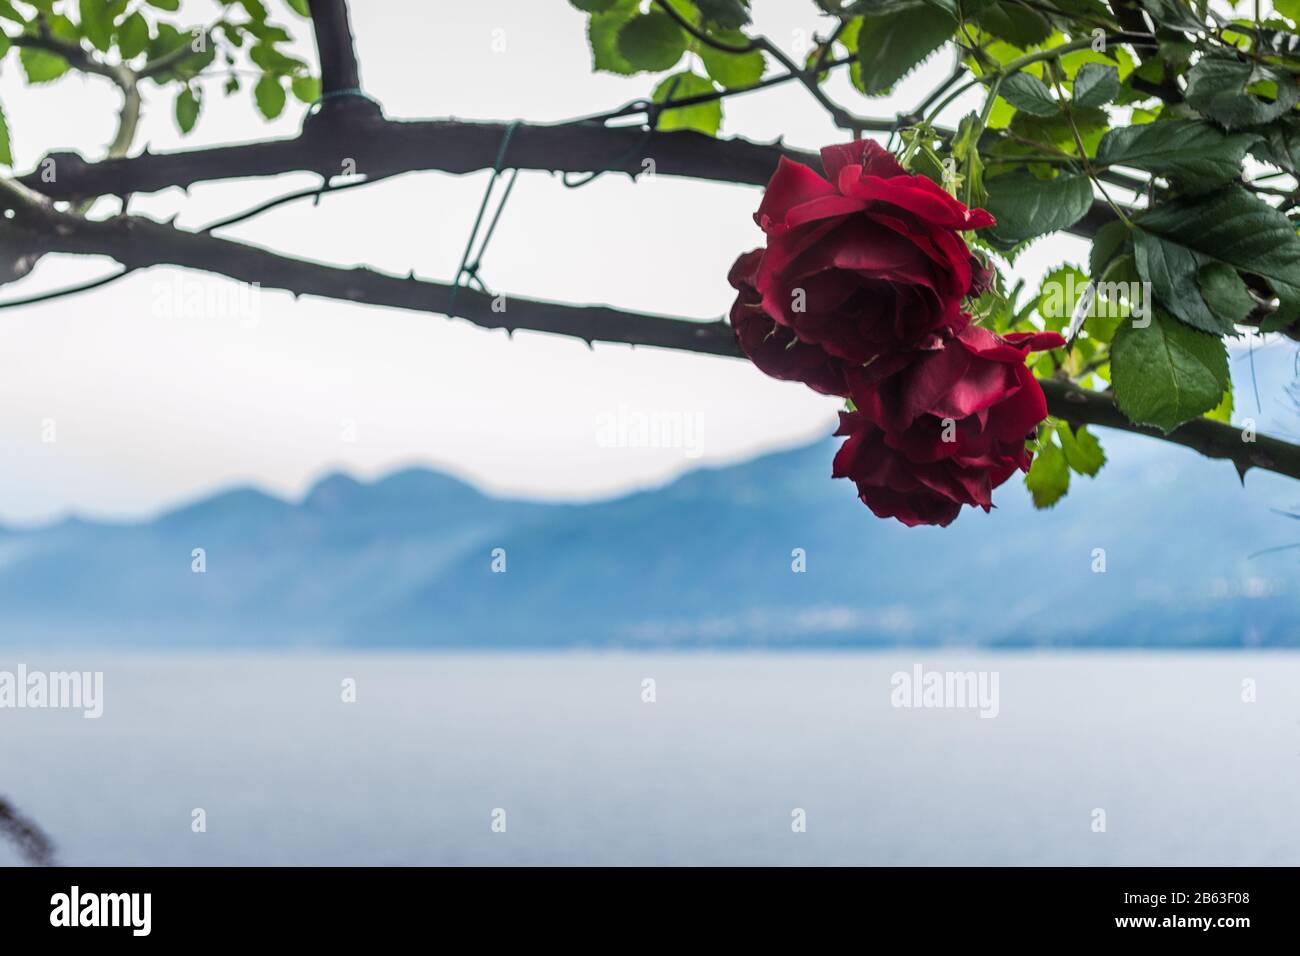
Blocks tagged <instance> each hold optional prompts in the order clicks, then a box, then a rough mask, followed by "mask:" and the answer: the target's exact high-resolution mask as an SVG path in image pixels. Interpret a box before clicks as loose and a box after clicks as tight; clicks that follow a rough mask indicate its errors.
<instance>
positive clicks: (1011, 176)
mask: <svg viewBox="0 0 1300 956" xmlns="http://www.w3.org/2000/svg"><path fill="white" fill-rule="evenodd" d="M985 185H986V186H987V187H988V192H989V198H988V203H987V204H986V205H985V207H984V208H986V209H987V210H988V211H989V212H990V213H992V215H993V218H994V219H996V220H997V225H995V226H993V227H992V228H991V229H989V230H988V232H987V235H988V236H989V237H990V238H992V239H994V240H995V241H997V242H999V243H1001V244H1003V245H1016V244H1018V243H1020V242H1023V241H1025V240H1026V239H1032V238H1034V237H1035V236H1041V235H1045V234H1047V233H1049V232H1058V231H1060V230H1062V229H1068V228H1069V227H1070V226H1072V225H1074V224H1075V223H1076V222H1078V221H1079V220H1080V219H1082V218H1083V217H1084V215H1085V214H1086V213H1087V212H1088V210H1089V209H1091V208H1092V183H1091V182H1089V180H1088V177H1087V176H1084V175H1083V174H1062V175H1060V176H1057V177H1056V178H1055V179H1038V178H1036V177H1034V176H1032V175H1030V174H1029V173H1026V172H1022V171H1017V172H1012V173H1006V174H1005V175H1002V176H997V177H995V178H992V179H988V180H986V181H985Z"/></svg>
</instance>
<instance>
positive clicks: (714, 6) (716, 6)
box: [695, 0, 749, 30]
mask: <svg viewBox="0 0 1300 956" xmlns="http://www.w3.org/2000/svg"><path fill="white" fill-rule="evenodd" d="M695 5H696V6H697V7H699V8H700V15H701V16H702V17H703V18H704V22H705V23H710V24H713V25H715V26H719V27H722V28H723V29H725V30H739V29H740V28H741V27H743V26H745V25H746V24H747V23H749V0H695Z"/></svg>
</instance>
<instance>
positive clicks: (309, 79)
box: [289, 76, 320, 106]
mask: <svg viewBox="0 0 1300 956" xmlns="http://www.w3.org/2000/svg"><path fill="white" fill-rule="evenodd" d="M289 88H290V89H292V90H293V95H294V96H295V97H297V99H298V100H299V101H300V102H302V103H306V104H307V105H308V106H310V105H311V104H312V103H315V102H316V101H317V100H319V99H320V79H319V78H318V77H315V76H295V77H294V78H293V79H292V80H291V81H290V82H289Z"/></svg>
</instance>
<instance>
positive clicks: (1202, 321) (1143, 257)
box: [1133, 229, 1232, 335]
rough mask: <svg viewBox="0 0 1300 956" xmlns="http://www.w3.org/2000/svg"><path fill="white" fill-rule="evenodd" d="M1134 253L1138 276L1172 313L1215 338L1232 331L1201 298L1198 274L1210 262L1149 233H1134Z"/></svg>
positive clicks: (1179, 245) (1230, 325)
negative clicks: (1149, 285) (1148, 284)
mask: <svg viewBox="0 0 1300 956" xmlns="http://www.w3.org/2000/svg"><path fill="white" fill-rule="evenodd" d="M1133 252H1134V256H1135V258H1136V260H1137V269H1138V275H1139V276H1141V278H1142V280H1143V281H1144V282H1149V283H1151V289H1152V291H1153V292H1154V293H1155V296H1156V298H1157V299H1159V300H1160V302H1162V303H1163V304H1164V305H1165V306H1166V307H1167V308H1168V309H1169V311H1170V312H1172V313H1174V315H1175V316H1177V317H1178V318H1179V319H1181V320H1182V321H1184V322H1186V323H1187V324H1188V325H1190V326H1192V327H1193V328H1196V329H1200V330H1201V331H1203V332H1210V333H1213V334H1215V335H1226V334H1227V333H1230V332H1231V331H1232V323H1231V322H1228V321H1225V320H1224V319H1223V318H1221V317H1220V316H1219V315H1218V314H1217V313H1216V312H1214V311H1213V310H1212V309H1211V308H1210V307H1209V306H1208V305H1206V303H1205V300H1204V299H1203V298H1202V297H1201V291H1200V287H1199V286H1198V285H1197V284H1196V277H1197V274H1198V273H1199V272H1200V270H1201V267H1202V265H1204V264H1205V263H1206V258H1205V257H1204V256H1202V255H1201V254H1199V253H1197V252H1196V251H1195V250H1192V249H1189V248H1187V247H1186V246H1184V245H1181V244H1179V243H1177V242H1170V241H1168V240H1166V239H1164V238H1162V237H1160V236H1157V235H1155V234H1154V233H1150V232H1147V231H1146V230H1145V229H1137V230H1135V231H1134V233H1133Z"/></svg>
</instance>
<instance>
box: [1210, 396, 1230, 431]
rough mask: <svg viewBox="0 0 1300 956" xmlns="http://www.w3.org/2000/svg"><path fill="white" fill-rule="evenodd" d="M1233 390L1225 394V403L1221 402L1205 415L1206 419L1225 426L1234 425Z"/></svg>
mask: <svg viewBox="0 0 1300 956" xmlns="http://www.w3.org/2000/svg"><path fill="white" fill-rule="evenodd" d="M1232 410H1233V401H1232V389H1228V390H1227V391H1226V392H1224V393H1223V401H1221V402H1219V404H1218V405H1216V406H1215V407H1214V408H1212V409H1210V410H1209V411H1208V412H1206V413H1205V417H1206V418H1208V419H1210V420H1212V421H1216V422H1223V423H1224V424H1225V425H1231V424H1232Z"/></svg>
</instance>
